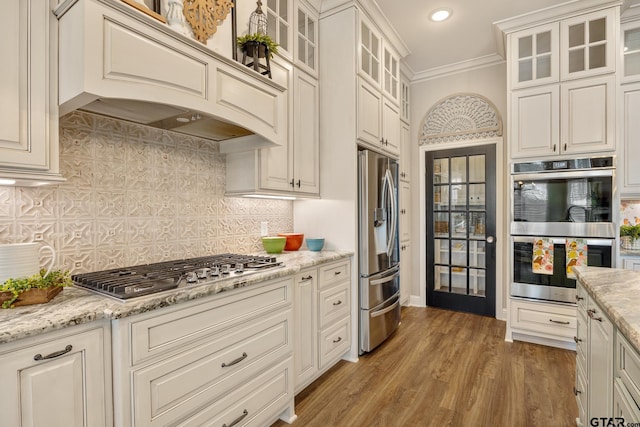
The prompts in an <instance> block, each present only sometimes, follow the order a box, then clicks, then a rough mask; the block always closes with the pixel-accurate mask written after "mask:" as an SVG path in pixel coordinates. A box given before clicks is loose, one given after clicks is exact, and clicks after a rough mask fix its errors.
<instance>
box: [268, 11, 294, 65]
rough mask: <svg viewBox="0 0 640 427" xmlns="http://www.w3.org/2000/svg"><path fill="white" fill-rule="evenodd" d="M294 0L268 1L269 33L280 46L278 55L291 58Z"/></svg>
mask: <svg viewBox="0 0 640 427" xmlns="http://www.w3.org/2000/svg"><path fill="white" fill-rule="evenodd" d="M292 4H293V1H292V0H267V10H266V14H267V33H268V35H269V36H270V37H271V38H272V39H273V40H275V42H276V43H278V44H279V45H280V46H278V53H279V54H280V55H282V56H286V57H291V54H292V52H291V50H292V47H293V46H292V44H293V43H292V41H291V34H290V32H291V20H292V16H291V15H292V13H291V7H292Z"/></svg>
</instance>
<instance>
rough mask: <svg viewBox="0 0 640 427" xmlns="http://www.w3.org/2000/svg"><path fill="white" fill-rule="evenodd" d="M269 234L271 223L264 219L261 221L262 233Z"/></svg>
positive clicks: (263, 234)
mask: <svg viewBox="0 0 640 427" xmlns="http://www.w3.org/2000/svg"><path fill="white" fill-rule="evenodd" d="M268 234H269V223H268V222H267V221H262V222H261V223H260V235H261V236H266V235H268Z"/></svg>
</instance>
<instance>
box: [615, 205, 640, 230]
mask: <svg viewBox="0 0 640 427" xmlns="http://www.w3.org/2000/svg"><path fill="white" fill-rule="evenodd" d="M620 224H625V225H636V224H640V200H622V201H621V202H620Z"/></svg>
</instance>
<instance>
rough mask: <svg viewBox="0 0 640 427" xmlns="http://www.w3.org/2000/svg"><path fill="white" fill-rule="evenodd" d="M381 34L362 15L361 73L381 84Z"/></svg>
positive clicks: (376, 83) (377, 84) (373, 81)
mask: <svg viewBox="0 0 640 427" xmlns="http://www.w3.org/2000/svg"><path fill="white" fill-rule="evenodd" d="M381 44H382V43H381V39H380V35H379V34H378V33H377V31H376V30H375V29H374V27H373V25H372V24H370V23H369V22H368V21H367V20H366V19H365V18H364V17H363V16H362V15H360V49H359V50H360V55H359V56H360V74H362V75H363V77H366V78H369V79H370V80H371V82H372V83H374V84H375V85H376V86H379V85H380V51H381V50H382V46H381Z"/></svg>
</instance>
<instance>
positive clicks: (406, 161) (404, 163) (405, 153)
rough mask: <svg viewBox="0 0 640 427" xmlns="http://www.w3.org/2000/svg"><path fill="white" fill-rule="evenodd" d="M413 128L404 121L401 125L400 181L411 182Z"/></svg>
mask: <svg viewBox="0 0 640 427" xmlns="http://www.w3.org/2000/svg"><path fill="white" fill-rule="evenodd" d="M410 167H411V130H410V128H409V125H408V124H406V123H404V122H403V123H402V124H401V125H400V162H399V172H398V175H399V177H400V181H405V182H410V181H411V173H410V172H409V169H410Z"/></svg>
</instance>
